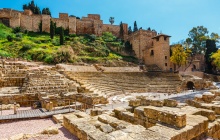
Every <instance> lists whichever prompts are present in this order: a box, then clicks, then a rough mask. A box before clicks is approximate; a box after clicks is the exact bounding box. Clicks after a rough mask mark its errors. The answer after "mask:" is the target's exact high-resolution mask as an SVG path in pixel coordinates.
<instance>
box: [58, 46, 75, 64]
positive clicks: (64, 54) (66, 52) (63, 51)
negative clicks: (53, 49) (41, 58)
mask: <svg viewBox="0 0 220 140" xmlns="http://www.w3.org/2000/svg"><path fill="white" fill-rule="evenodd" d="M75 59H76V56H75V54H74V51H73V49H72V48H71V47H70V46H63V47H61V48H59V49H58V51H57V53H56V54H55V56H54V62H55V63H65V62H73V61H74V60H75Z"/></svg>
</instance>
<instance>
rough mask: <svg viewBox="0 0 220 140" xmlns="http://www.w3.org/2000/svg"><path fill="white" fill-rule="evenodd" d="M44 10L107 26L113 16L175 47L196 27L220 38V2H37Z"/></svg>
mask: <svg viewBox="0 0 220 140" xmlns="http://www.w3.org/2000/svg"><path fill="white" fill-rule="evenodd" d="M30 1H31V0H0V8H12V9H16V10H22V5H23V4H26V3H28V2H30ZM35 4H37V5H38V6H39V7H40V8H41V10H42V8H44V7H49V8H50V10H51V12H52V16H53V17H58V15H59V12H60V13H69V15H76V16H79V17H82V16H86V15H87V14H100V15H101V19H102V20H103V22H104V23H109V21H108V19H109V17H110V16H113V17H115V24H117V25H118V24H119V23H120V22H121V21H122V22H124V23H128V24H129V25H130V26H132V29H133V24H134V21H135V20H136V21H137V25H138V27H142V28H143V29H147V28H148V27H151V29H155V30H156V31H157V32H162V33H165V34H168V35H171V36H172V38H171V44H172V43H174V42H178V41H180V40H182V39H185V38H187V37H188V32H189V30H191V29H192V28H193V27H196V26H200V25H203V26H205V27H207V28H208V30H209V33H211V32H215V33H218V34H220V9H219V7H220V0H35Z"/></svg>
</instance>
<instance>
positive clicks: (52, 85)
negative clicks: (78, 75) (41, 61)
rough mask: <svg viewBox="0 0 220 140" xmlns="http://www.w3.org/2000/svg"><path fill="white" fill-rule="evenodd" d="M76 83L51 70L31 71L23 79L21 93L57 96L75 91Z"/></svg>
mask: <svg viewBox="0 0 220 140" xmlns="http://www.w3.org/2000/svg"><path fill="white" fill-rule="evenodd" d="M76 86H77V84H76V82H74V81H71V80H69V79H67V78H65V77H64V76H63V75H61V74H59V73H58V72H56V71H52V70H33V71H31V73H29V74H28V76H27V77H26V79H25V82H24V84H23V87H22V89H21V92H24V93H33V94H34V93H41V92H46V93H48V94H51V93H53V94H57V93H62V92H72V91H75V90H76Z"/></svg>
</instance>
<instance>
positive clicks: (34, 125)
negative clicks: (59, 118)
mask: <svg viewBox="0 0 220 140" xmlns="http://www.w3.org/2000/svg"><path fill="white" fill-rule="evenodd" d="M50 126H55V127H57V128H59V134H56V135H49V136H48V135H41V136H39V137H36V138H31V139H30V140H78V139H77V137H75V136H74V135H72V134H71V133H70V132H69V131H68V130H66V129H65V128H64V127H62V126H61V125H60V124H55V123H54V121H53V120H52V119H51V118H49V119H34V120H24V121H16V122H9V123H1V124H0V140H2V139H7V138H10V137H11V136H14V135H17V134H20V133H24V134H37V133H40V132H41V131H43V130H44V129H46V128H48V127H50Z"/></svg>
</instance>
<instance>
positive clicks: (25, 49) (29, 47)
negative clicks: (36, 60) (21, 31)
mask: <svg viewBox="0 0 220 140" xmlns="http://www.w3.org/2000/svg"><path fill="white" fill-rule="evenodd" d="M31 48H32V46H31V45H30V44H24V45H23V46H22V48H21V49H20V50H19V51H21V52H26V51H28V50H30V49H31Z"/></svg>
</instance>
